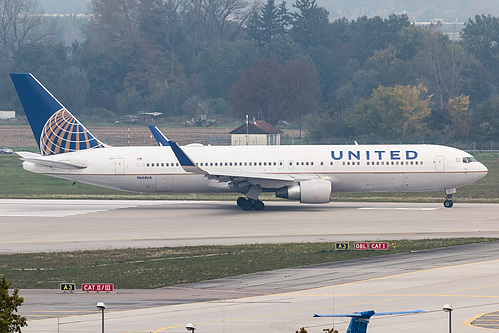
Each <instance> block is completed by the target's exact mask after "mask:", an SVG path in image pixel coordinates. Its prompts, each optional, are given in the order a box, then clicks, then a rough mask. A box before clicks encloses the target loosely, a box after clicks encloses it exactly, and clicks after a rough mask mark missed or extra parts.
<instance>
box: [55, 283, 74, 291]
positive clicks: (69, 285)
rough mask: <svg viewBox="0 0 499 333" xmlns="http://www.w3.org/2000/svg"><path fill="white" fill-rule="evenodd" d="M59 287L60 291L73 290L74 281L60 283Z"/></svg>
mask: <svg viewBox="0 0 499 333" xmlns="http://www.w3.org/2000/svg"><path fill="white" fill-rule="evenodd" d="M59 289H61V291H71V292H72V291H75V290H76V283H61V284H60V285H59Z"/></svg>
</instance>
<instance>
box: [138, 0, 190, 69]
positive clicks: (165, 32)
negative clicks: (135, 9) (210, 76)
mask: <svg viewBox="0 0 499 333" xmlns="http://www.w3.org/2000/svg"><path fill="white" fill-rule="evenodd" d="M188 8H189V6H188V1H186V0H141V3H140V30H141V33H142V34H143V35H144V36H148V39H151V40H153V41H154V43H155V44H157V45H160V46H161V48H162V49H163V50H164V51H165V52H166V53H167V54H168V55H169V61H170V75H172V76H175V61H176V54H177V53H176V52H177V42H178V40H179V39H180V30H181V23H182V20H183V19H184V16H185V14H186V12H187V10H188Z"/></svg>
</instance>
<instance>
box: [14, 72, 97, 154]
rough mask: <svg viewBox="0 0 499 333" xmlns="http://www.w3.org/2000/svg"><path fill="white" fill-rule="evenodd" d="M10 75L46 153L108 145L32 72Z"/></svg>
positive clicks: (43, 152) (39, 144) (35, 134)
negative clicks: (90, 130)
mask: <svg viewBox="0 0 499 333" xmlns="http://www.w3.org/2000/svg"><path fill="white" fill-rule="evenodd" d="M10 77H11V78H12V82H13V83H14V86H15V88H16V91H17V95H18V96H19V99H20V100H21V104H22V105H23V108H24V112H25V113H26V117H28V121H29V124H30V126H31V130H32V131H33V135H34V136H35V139H36V142H37V144H38V147H39V148H40V152H41V154H42V155H55V154H62V153H67V152H72V151H77V150H83V149H90V148H104V147H105V145H104V144H103V143H102V142H101V141H99V140H98V139H96V138H95V137H94V136H93V135H92V134H91V133H90V132H89V131H88V130H87V129H86V128H85V126H83V125H82V124H81V123H80V122H79V121H78V119H76V118H75V117H74V116H73V115H72V114H71V113H70V112H69V111H68V110H66V108H65V107H64V106H63V105H62V104H61V103H60V102H59V101H58V100H57V99H56V98H55V97H54V96H53V95H52V94H51V93H50V92H49V91H48V90H47V89H46V88H45V87H44V86H43V85H42V84H41V83H40V82H38V80H37V79H36V78H35V77H34V76H33V75H32V74H28V73H15V74H10Z"/></svg>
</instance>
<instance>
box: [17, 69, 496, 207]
mask: <svg viewBox="0 0 499 333" xmlns="http://www.w3.org/2000/svg"><path fill="white" fill-rule="evenodd" d="M11 77H12V81H13V82H14V86H15V88H16V90H17V93H18V95H19V99H20V100H21V103H22V105H23V108H24V111H25V113H26V116H27V117H28V120H29V123H30V125H31V129H32V130H33V134H34V136H35V139H36V141H37V143H38V146H39V148H40V154H35V153H30V152H18V153H17V154H18V155H20V156H21V157H22V159H23V160H24V162H23V168H24V169H25V170H28V171H31V172H35V173H40V174H44V175H48V176H53V177H58V178H63V179H67V180H70V181H73V182H82V183H87V184H92V185H97V186H102V187H107V188H112V189H117V190H123V191H130V192H140V193H214V192H236V193H242V194H244V195H245V197H240V198H238V200H237V204H238V206H239V207H241V208H242V209H243V210H251V209H255V210H263V209H264V207H265V206H264V203H263V202H262V201H260V200H259V199H258V197H259V195H260V194H261V193H262V192H273V193H275V195H276V196H277V197H279V198H286V199H291V200H299V201H300V202H302V203H328V202H329V201H330V198H331V193H332V192H421V191H437V190H445V191H446V194H447V199H446V200H445V202H444V206H445V207H452V205H453V202H452V199H453V195H454V193H455V192H456V188H457V187H460V186H464V185H467V184H471V183H473V182H475V181H477V180H479V179H481V178H482V177H484V176H485V175H486V174H487V171H488V170H487V168H486V167H485V166H484V165H483V164H481V163H479V162H477V161H476V160H475V158H473V156H471V155H470V154H468V153H466V152H464V151H462V150H459V149H455V148H451V147H445V146H438V145H320V146H310V145H309V146H203V145H199V144H193V145H187V146H183V147H179V146H178V145H177V144H176V143H175V142H173V141H169V140H168V139H166V137H165V136H164V135H163V134H162V133H161V132H160V131H159V130H158V129H157V128H156V127H154V126H150V129H151V131H152V133H153V134H154V137H155V138H156V140H157V141H158V145H159V146H154V147H152V146H150V147H111V146H108V145H106V144H104V143H103V142H101V141H99V140H98V139H97V138H95V137H94V136H93V135H92V134H91V133H90V132H89V131H88V130H87V129H86V128H85V127H84V126H83V125H82V124H81V123H80V122H79V121H78V120H77V119H76V118H75V117H74V116H73V115H72V114H71V113H70V112H69V111H68V110H66V108H65V107H64V106H63V105H62V104H61V103H60V102H59V101H58V100H57V99H56V98H55V97H54V96H53V95H52V94H51V93H50V92H49V91H48V90H47V89H45V87H44V86H43V85H42V84H41V83H40V82H38V80H37V79H36V78H35V77H34V76H33V75H31V74H11Z"/></svg>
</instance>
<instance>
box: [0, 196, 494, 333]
mask: <svg viewBox="0 0 499 333" xmlns="http://www.w3.org/2000/svg"><path fill="white" fill-rule="evenodd" d="M266 204H267V205H266V209H265V210H264V211H262V212H255V211H252V212H243V211H241V210H240V209H239V208H238V207H237V206H236V205H235V204H234V203H232V202H200V201H167V202H164V201H114V200H113V201H93V200H88V201H87V200H0V228H1V229H0V230H2V232H1V233H0V252H2V253H20V252H30V251H31V252H38V251H63V250H75V249H104V248H122V247H130V246H136V247H146V246H147V247H151V246H179V245H199V244H236V243H257V242H259V243H263V242H290V241H295V242H308V241H357V240H392V239H414V238H420V239H424V238H437V237H460V236H464V237H468V236H482V237H499V223H498V222H499V216H498V214H497V212H498V211H499V205H494V204H490V205H489V204H461V203H458V202H456V204H455V206H454V207H453V208H452V209H446V208H443V206H442V204H441V203H438V204H437V203H435V204H433V203H425V204H413V203H331V204H328V205H301V204H298V203H294V202H280V201H276V202H267V203H266ZM498 275H499V242H491V243H486V244H475V245H468V246H463V247H458V248H452V249H436V250H432V251H422V252H416V253H407V254H401V255H394V256H389V257H378V258H371V259H363V260H355V261H350V262H344V263H336V264H334V263H333V264H324V265H316V266H312V267H298V268H293V269H285V270H277V271H272V272H263V273H258V274H249V275H244V276H239V277H233V278H227V279H220V280H214V281H207V282H203V283H196V284H190V285H183V286H176V287H171V288H164V289H159V290H117V292H115V293H109V294H106V293H100V294H95V293H81V292H79V293H78V292H77V293H72V294H69V293H66V294H63V293H60V292H58V291H56V290H22V291H21V296H24V297H25V299H26V300H25V304H24V305H23V306H22V307H21V310H22V314H23V315H26V316H27V317H28V320H29V326H28V327H27V328H24V329H23V332H25V333H26V332H27V333H30V332H32V333H35V332H36V333H42V332H55V331H58V332H72V333H78V332H91V331H100V328H101V326H100V325H101V315H100V313H99V312H98V311H97V309H96V307H95V304H96V303H97V302H99V301H103V302H105V303H106V305H107V306H108V310H107V311H106V332H122V333H123V332H128V333H132V332H186V330H185V324H187V323H189V322H192V323H194V324H195V325H196V326H197V330H196V332H233V331H238V332H248V333H249V332H295V331H297V330H299V329H300V327H305V328H306V329H307V331H308V332H310V333H313V332H318V333H319V332H322V330H323V329H324V328H331V327H333V326H334V327H335V328H336V329H338V330H339V332H341V333H343V332H344V331H346V328H347V326H348V319H342V318H336V319H335V320H334V321H333V319H332V318H313V317H312V315H313V313H333V312H334V313H349V312H353V311H363V310H370V309H376V310H377V311H380V312H386V311H401V310H417V309H421V310H425V311H426V313H424V314H419V315H410V316H383V317H374V318H372V320H371V324H370V326H369V332H371V333H375V332H384V333H391V332H393V333H395V332H400V331H403V332H408V333H413V332H414V333H416V332H420V331H421V329H422V328H423V329H427V330H430V331H432V332H433V331H440V332H442V331H444V332H445V331H447V330H448V328H447V325H448V315H447V314H446V313H444V312H443V311H442V306H443V305H444V304H446V303H450V304H452V305H453V307H454V312H453V314H452V316H453V317H452V318H453V329H455V331H457V332H463V333H472V332H479V331H480V330H483V328H479V327H478V326H477V325H478V324H479V323H482V324H483V323H485V324H486V325H490V324H491V323H492V325H493V326H492V327H493V328H495V329H497V328H499V323H498V322H497V320H495V319H494V318H496V317H495V316H494V312H496V311H498V310H499V282H497V276H498ZM95 282H97V281H95ZM105 282H109V281H105ZM482 315H485V316H482ZM491 318H492V319H491ZM474 325H475V326H474ZM401 328H403V329H401Z"/></svg>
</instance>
